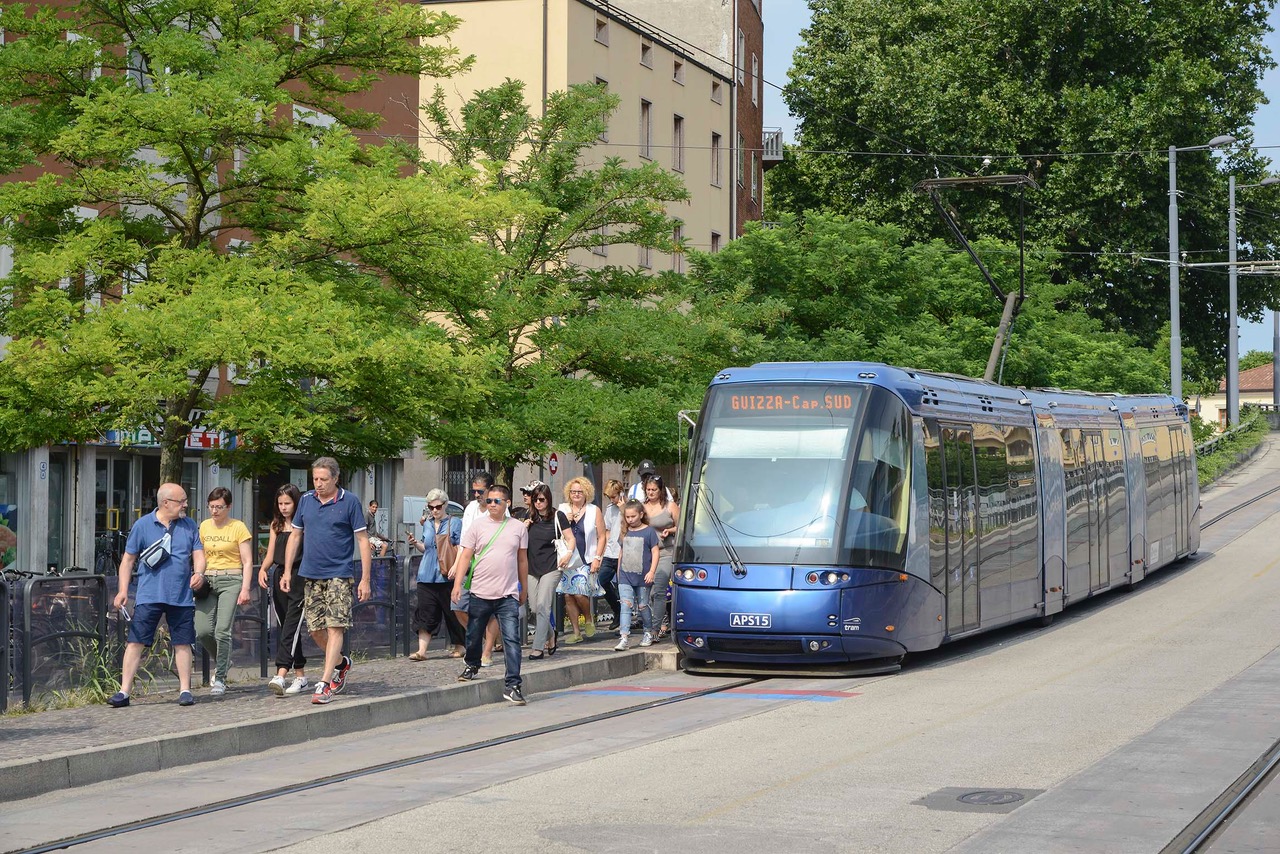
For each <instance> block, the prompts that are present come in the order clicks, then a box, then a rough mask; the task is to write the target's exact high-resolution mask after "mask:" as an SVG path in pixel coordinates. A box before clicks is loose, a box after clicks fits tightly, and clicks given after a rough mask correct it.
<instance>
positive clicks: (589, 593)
mask: <svg viewBox="0 0 1280 854" xmlns="http://www.w3.org/2000/svg"><path fill="white" fill-rule="evenodd" d="M595 495H596V490H595V487H594V486H592V485H591V481H589V480H587V479H586V478H585V477H575V478H574V479H573V480H571V481H569V482H568V483H566V484H565V485H564V497H565V499H567V500H566V501H565V503H564V504H561V505H560V511H561V512H562V513H564V515H565V516H567V517H568V518H569V527H570V529H571V530H572V531H573V539H574V544H575V547H576V548H577V550H578V557H580V558H581V559H582V563H583V566H584V567H585V568H586V570H587V571H586V572H581V573H576V574H575V573H570V572H565V573H564V575H563V576H561V579H560V585H559V587H557V588H556V589H557V591H558V592H560V593H563V594H565V596H564V608H565V612H566V613H567V614H568V616H569V626H570V628H569V631H570V632H572V635H571V636H570V637H567V638H565V641H564V642H565V643H581V642H582V639H583V636H584V635H585V636H586V637H594V636H595V633H596V627H595V623H594V621H593V620H592V619H591V597H593V596H598V595H600V585H599V583H598V582H597V581H596V573H597V572H599V571H600V561H601V560H602V559H603V558H604V541H605V529H604V514H603V513H601V512H600V508H599V507H597V506H595V505H594V504H592V503H591V499H593V498H595ZM579 619H581V620H582V624H581V626H580V625H579Z"/></svg>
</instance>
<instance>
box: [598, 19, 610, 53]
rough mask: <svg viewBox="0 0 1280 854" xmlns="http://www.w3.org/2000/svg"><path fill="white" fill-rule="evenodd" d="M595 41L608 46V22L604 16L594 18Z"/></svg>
mask: <svg viewBox="0 0 1280 854" xmlns="http://www.w3.org/2000/svg"><path fill="white" fill-rule="evenodd" d="M596 41H598V42H599V43H600V44H602V45H604V46H605V47H608V46H609V22H608V21H606V20H605V19H604V18H596Z"/></svg>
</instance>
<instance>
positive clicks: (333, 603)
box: [302, 578, 356, 632]
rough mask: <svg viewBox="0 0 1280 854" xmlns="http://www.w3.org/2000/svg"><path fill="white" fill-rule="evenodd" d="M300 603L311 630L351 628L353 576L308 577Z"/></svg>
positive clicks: (354, 585)
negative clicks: (301, 602)
mask: <svg viewBox="0 0 1280 854" xmlns="http://www.w3.org/2000/svg"><path fill="white" fill-rule="evenodd" d="M306 582H307V584H306V594H305V597H306V598H305V599H304V600H303V604H302V613H303V617H304V618H305V619H306V621H307V628H308V629H310V630H311V631H313V632H314V631H319V630H320V629H349V628H351V602H352V599H353V598H354V596H353V595H352V594H353V592H354V591H355V587H356V581H355V579H354V578H308V579H306Z"/></svg>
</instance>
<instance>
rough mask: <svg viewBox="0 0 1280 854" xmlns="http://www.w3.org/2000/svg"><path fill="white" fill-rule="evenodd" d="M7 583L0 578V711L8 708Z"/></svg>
mask: <svg viewBox="0 0 1280 854" xmlns="http://www.w3.org/2000/svg"><path fill="white" fill-rule="evenodd" d="M9 654H10V648H9V584H8V582H6V581H5V580H4V579H2V578H0V688H3V690H0V712H4V711H5V710H6V709H8V708H9Z"/></svg>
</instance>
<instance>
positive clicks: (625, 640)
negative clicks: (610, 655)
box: [613, 635, 631, 652]
mask: <svg viewBox="0 0 1280 854" xmlns="http://www.w3.org/2000/svg"><path fill="white" fill-rule="evenodd" d="M630 647H631V636H630V635H623V636H622V637H621V638H620V639H619V640H618V645H617V646H615V647H614V648H613V651H614V652H622V651H623V650H625V649H629V648H630Z"/></svg>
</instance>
